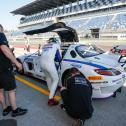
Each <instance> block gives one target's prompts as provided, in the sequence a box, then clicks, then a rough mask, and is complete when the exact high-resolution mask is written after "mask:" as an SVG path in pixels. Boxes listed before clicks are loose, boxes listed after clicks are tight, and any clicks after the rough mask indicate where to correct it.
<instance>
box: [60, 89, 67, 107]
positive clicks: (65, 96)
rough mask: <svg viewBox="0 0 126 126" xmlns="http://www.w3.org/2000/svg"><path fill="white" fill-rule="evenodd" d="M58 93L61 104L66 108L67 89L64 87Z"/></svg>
mask: <svg viewBox="0 0 126 126" xmlns="http://www.w3.org/2000/svg"><path fill="white" fill-rule="evenodd" d="M60 93H61V97H62V100H63V104H64V106H65V107H66V106H67V89H66V88H65V87H62V88H61V90H60Z"/></svg>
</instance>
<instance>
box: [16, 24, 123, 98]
mask: <svg viewBox="0 0 126 126" xmlns="http://www.w3.org/2000/svg"><path fill="white" fill-rule="evenodd" d="M60 24H61V25H60ZM60 24H57V23H56V24H53V25H51V26H48V28H44V30H45V29H46V30H45V31H46V32H47V31H48V30H49V31H55V32H57V33H58V35H59V36H60V38H61V42H64V43H65V42H66V45H68V46H63V58H62V61H61V63H60V64H59V67H58V73H59V77H60V82H59V84H62V85H64V86H65V80H66V78H67V77H68V76H69V75H70V68H72V67H76V68H78V70H79V71H80V72H81V73H82V74H83V75H84V76H85V77H86V78H87V79H88V80H89V81H90V82H91V84H92V87H93V98H106V97H109V96H112V95H113V94H115V92H116V91H118V90H119V89H120V88H121V87H122V86H123V84H124V78H125V71H124V69H123V67H122V66H121V63H119V62H118V60H117V59H116V58H115V57H116V55H115V54H111V55H110V54H109V53H107V52H105V51H103V50H102V49H100V48H98V47H97V46H95V45H91V44H90V45H88V44H87V45H86V44H79V43H78V37H77V34H76V32H75V30H74V29H72V28H69V27H67V26H66V25H65V24H64V23H60ZM50 27H51V28H50ZM47 29H48V30H47ZM50 29H51V30H50ZM64 29H65V30H64ZM44 30H43V29H41V30H40V29H39V30H38V29H37V30H33V31H26V32H25V33H26V34H35V33H36V32H37V33H40V32H42V33H43V32H45V31H44ZM68 42H71V44H68ZM75 42H77V43H75ZM72 43H73V44H72ZM17 60H18V61H19V62H21V63H22V65H23V71H22V73H24V74H28V75H31V76H33V77H36V78H39V79H42V80H43V79H44V78H45V75H44V72H43V70H42V69H41V67H40V54H39V53H33V54H30V55H24V56H20V57H17Z"/></svg>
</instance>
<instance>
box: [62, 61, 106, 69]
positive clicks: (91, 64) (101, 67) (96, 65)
mask: <svg viewBox="0 0 126 126" xmlns="http://www.w3.org/2000/svg"><path fill="white" fill-rule="evenodd" d="M63 61H67V62H74V63H81V64H86V65H89V66H93V67H97V68H100V69H107V68H106V67H104V66H101V65H98V64H94V63H89V62H84V61H78V60H71V59H63Z"/></svg>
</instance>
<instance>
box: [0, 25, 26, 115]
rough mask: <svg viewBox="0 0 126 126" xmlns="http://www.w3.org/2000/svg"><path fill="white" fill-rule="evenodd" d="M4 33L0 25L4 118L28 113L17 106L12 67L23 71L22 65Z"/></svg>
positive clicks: (0, 85) (0, 86)
mask: <svg viewBox="0 0 126 126" xmlns="http://www.w3.org/2000/svg"><path fill="white" fill-rule="evenodd" d="M3 31H4V30H3V27H2V25H0V103H1V104H2V107H3V116H6V115H8V114H9V113H10V112H11V115H12V116H13V117H15V116H19V115H24V114H26V113H27V109H22V108H19V107H17V105H16V95H15V89H16V83H15V78H14V74H13V67H12V64H14V65H15V66H16V67H17V68H18V70H22V65H21V64H20V63H19V62H18V61H17V60H16V58H15V57H14V55H13V53H12V51H11V49H10V48H9V45H8V41H7V38H6V36H5V34H4V33H3ZM4 91H7V94H8V101H9V104H6V102H5V101H6V97H5V96H4Z"/></svg>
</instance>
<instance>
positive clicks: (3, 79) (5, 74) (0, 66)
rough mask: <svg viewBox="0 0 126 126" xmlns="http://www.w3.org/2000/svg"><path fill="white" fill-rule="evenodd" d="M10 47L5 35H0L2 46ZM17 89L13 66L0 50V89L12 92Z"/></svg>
mask: <svg viewBox="0 0 126 126" xmlns="http://www.w3.org/2000/svg"><path fill="white" fill-rule="evenodd" d="M1 45H6V46H8V47H9V45H8V41H7V38H6V36H5V35H4V33H0V46H1ZM15 88H16V83H15V78H14V74H13V66H12V63H11V61H10V60H9V59H8V58H7V57H6V56H5V55H4V54H3V52H2V51H1V50H0V89H4V90H5V91H11V90H14V89H15Z"/></svg>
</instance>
